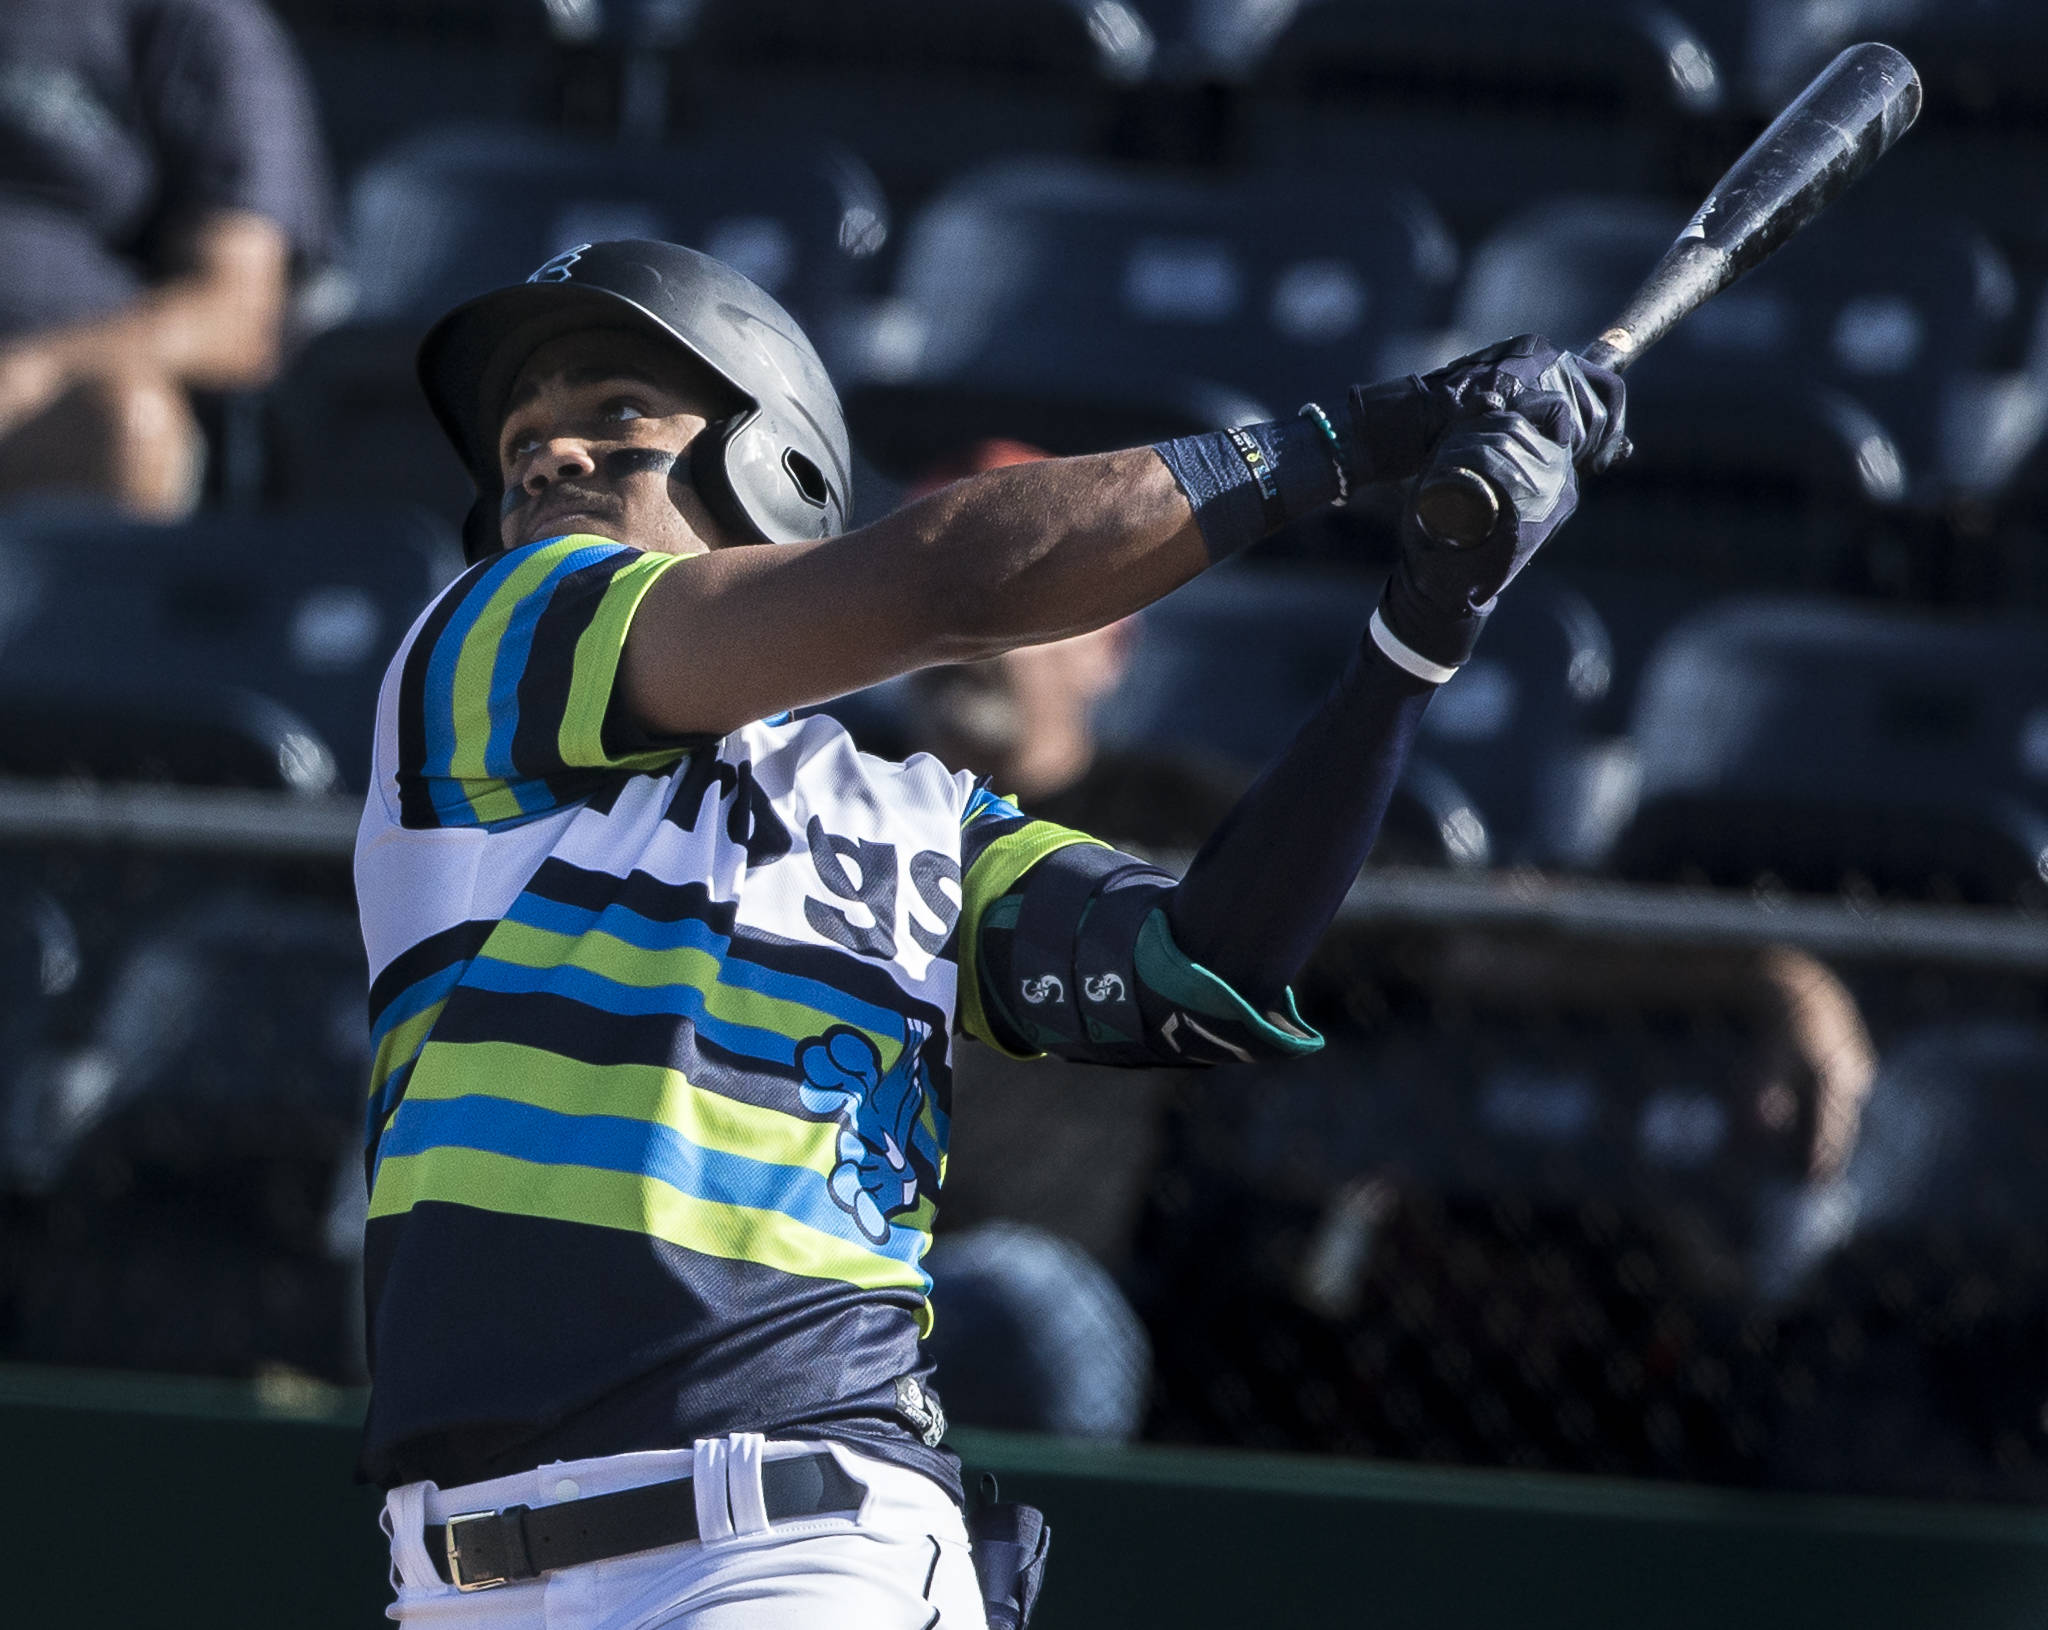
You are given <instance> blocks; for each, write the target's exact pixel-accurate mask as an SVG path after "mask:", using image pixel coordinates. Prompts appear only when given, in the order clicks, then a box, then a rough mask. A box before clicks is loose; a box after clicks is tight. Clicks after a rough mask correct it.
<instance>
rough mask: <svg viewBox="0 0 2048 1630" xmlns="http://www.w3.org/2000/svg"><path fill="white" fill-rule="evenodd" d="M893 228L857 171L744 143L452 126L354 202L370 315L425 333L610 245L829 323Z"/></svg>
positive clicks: (791, 150)
mask: <svg viewBox="0 0 2048 1630" xmlns="http://www.w3.org/2000/svg"><path fill="white" fill-rule="evenodd" d="M888 231H889V219H888V213H887V208H886V206H885V204H884V203H883V200H882V195H881V191H880V189H879V188H878V187H877V186H876V184H875V181H874V178H873V177H872V176H871V175H869V174H868V172H867V171H866V170H865V169H864V168H863V167H862V165H861V164H860V162H859V161H858V160H856V159H854V158H852V157H850V156H848V155H845V154H834V153H828V152H826V151H824V150H822V149H820V148H817V147H811V146H800V145H796V144H793V143H790V142H786V141H783V142H773V143H769V142H762V141H757V140H750V139H744V138H741V137H738V136H728V137H726V138H724V139H722V140H718V139H714V140H707V141H704V142H700V143H693V144H691V145H688V146H679V147H673V148H660V147H638V146H629V145H616V144H612V143H606V142H599V141H592V140H587V139H582V138H577V137H569V136H557V135H552V134H549V133H548V132H545V131H541V130H533V129H525V128H521V127H517V126H496V127H492V126H483V125H476V126H455V127H447V128H442V129H437V130H433V131H429V132H426V133H424V134H422V135H420V136H417V137H415V138H413V139H412V140H410V141H408V142H406V143H405V144H404V145H402V146H400V147H399V148H397V149H395V150H393V151H391V152H388V153H386V154H385V155H384V156H383V157H382V158H380V159H379V160H378V162H377V163H376V164H374V165H373V166H371V167H370V168H369V169H368V170H366V171H364V173H363V174H362V175H361V176H360V177H358V178H357V181H356V183H355V186H354V188H353V189H352V191H351V195H350V206H349V234H350V264H351V269H352V271H353V273H354V276H355V278H356V282H357V286H358V290H359V294H358V305H357V316H358V317H360V318H364V319H382V320H406V319H410V320H412V321H414V322H417V323H419V324H420V325H421V326H423V327H424V325H425V324H427V323H429V322H432V321H433V320H434V319H435V318H436V317H438V316H440V315H441V313H442V312H444V311H446V310H447V309H448V308H449V307H450V306H452V305H454V304H456V303H457V302H458V301H461V300H466V299H468V298H469V297H470V296H472V295H476V294H481V293H483V292H484V291H485V290H487V289H494V288H497V287H499V286H500V285H502V284H506V283H516V282H518V281H519V280H520V279H522V278H524V277H525V276H526V275H527V274H528V273H529V272H531V271H532V270H533V269H534V268H535V267H536V266H538V265H540V264H541V263H542V262H543V261H545V260H546V259H548V258H549V257H550V256H551V255H556V254H560V253H561V252H562V251H563V250H565V249H570V248H573V247H574V246H575V245H577V244H580V243H589V242H592V241H594V240H596V239H600V238H666V239H668V240H670V241H672V242H676V243H687V244H690V245H691V246H692V247H694V248H699V249H702V250H704V251H705V252H706V253H707V254H712V255H716V256H717V257H718V258H719V259H721V260H723V261H725V262H726V263H727V264H728V265H730V266H732V267H733V268H734V269H735V270H737V271H741V272H744V273H746V275H747V276H749V277H751V278H752V279H753V280H754V281H755V282H757V283H759V284H760V285H761V286H762V287H764V288H765V289H767V290H768V292H769V293H770V294H772V295H774V296H775V297H776V298H777V299H778V300H780V301H782V302H783V303H784V304H785V305H787V306H788V307H789V308H790V309H791V311H793V312H795V313H796V314H797V315H798V316H799V317H800V318H803V319H807V320H809V321H812V322H817V321H819V320H821V319H822V318H824V317H825V316H827V315H829V314H830V312H831V310H832V307H833V305H834V303H835V302H836V301H838V300H839V299H841V298H843V297H845V296H846V295H847V294H849V293H852V292H854V291H855V290H857V289H858V288H859V287H860V286H861V285H862V282H863V279H864V277H865V274H866V272H867V269H868V267H869V265H870V263H871V260H872V257H873V256H874V254H875V253H876V251H877V250H879V249H880V248H881V247H882V244H883V242H884V241H885V239H886V238H887V236H888Z"/></svg>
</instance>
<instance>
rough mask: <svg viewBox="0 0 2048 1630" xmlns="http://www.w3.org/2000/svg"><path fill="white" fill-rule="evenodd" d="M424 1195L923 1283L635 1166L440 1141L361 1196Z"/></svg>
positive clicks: (911, 1285)
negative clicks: (571, 1162)
mask: <svg viewBox="0 0 2048 1630" xmlns="http://www.w3.org/2000/svg"><path fill="white" fill-rule="evenodd" d="M432 1202H440V1203H443V1204H448V1205H459V1206H468V1207H470V1208H471V1209H473V1210H478V1211H491V1212H497V1213H500V1214H506V1215H512V1216H520V1217H536V1218H540V1219H542V1220H544V1221H549V1222H566V1223H582V1224H584V1225H585V1226H587V1227H591V1228H608V1229H613V1230H616V1231H618V1232H620V1233H626V1234H644V1235H651V1236H652V1237H653V1238H655V1239H660V1240H666V1241H667V1242H668V1243H669V1244H671V1245H677V1246H681V1247H682V1248H683V1249H684V1250H686V1251H696V1252H699V1253H700V1254H702V1255H705V1256H715V1257H722V1258H724V1259H726V1260H727V1261H731V1262H751V1263H754V1264H757V1265H759V1266H761V1267H765V1268H776V1269H779V1270H780V1271H782V1272H783V1273H789V1274H797V1275H800V1276H801V1277H803V1278H806V1279H829V1280H838V1281H840V1282H842V1283H845V1284H850V1285H857V1286H859V1287H861V1288H862V1289H864V1290H905V1289H907V1290H915V1291H919V1292H920V1293H921V1292H922V1290H923V1288H924V1279H923V1274H922V1272H921V1271H920V1270H919V1269H918V1268H917V1267H916V1266H915V1265H914V1264H910V1263H905V1262H900V1261H895V1260H892V1259H891V1258H889V1257H885V1256H878V1255H876V1254H875V1253H874V1252H872V1251H865V1250H862V1249H861V1248H860V1247H859V1246H858V1245H855V1244H853V1243H852V1242H851V1241H849V1240H845V1239H839V1238H835V1237H834V1236H833V1235H830V1234H826V1233H822V1232H820V1231H819V1230H817V1229H815V1228H810V1227H808V1226H806V1225H805V1224H803V1223H800V1222H798V1221H797V1220H796V1219H795V1218H794V1217H790V1216H786V1215H784V1214H783V1213H782V1212H779V1211H766V1210H756V1209H754V1208H753V1207H751V1206H738V1205H728V1204H725V1203H722V1202H720V1201H715V1200H701V1199H698V1198H696V1197H695V1196H692V1195H688V1194H684V1193H682V1192H681V1191H680V1190H677V1189H674V1188H671V1187H670V1186H669V1185H668V1184H666V1183H663V1182H660V1181H658V1180H656V1179H654V1178H651V1177H647V1176H644V1175H642V1174H640V1173H637V1172H619V1171H609V1170H605V1169H603V1168H601V1167H595V1166H552V1165H542V1164H539V1163H537V1162H534V1161H529V1160H520V1159H518V1158H516V1157H515V1156H512V1155H501V1154H494V1153H491V1152H490V1151H487V1150H483V1149H465V1148H460V1147H456V1146H448V1145H444V1146H442V1147H439V1148H435V1149H429V1150H426V1151H425V1152H423V1153H421V1154H417V1155H392V1156H391V1157H389V1158H388V1159H386V1160H385V1161H384V1163H383V1164H382V1165H381V1166H380V1167H379V1168H378V1171H377V1189H376V1193H375V1194H373V1195H372V1196H371V1199H370V1216H371V1217H372V1218H373V1219H374V1218H378V1217H394V1216H398V1215H400V1214H402V1213H404V1212H408V1211H410V1210H412V1208H413V1207H414V1206H416V1205H422V1204H427V1203H432ZM912 1215H913V1216H914V1215H915V1213H913V1214H912ZM904 1220H906V1221H907V1220H909V1219H908V1218H905V1219H904ZM930 1317H931V1315H930V1311H929V1305H928V1304H927V1307H926V1309H925V1311H923V1312H922V1313H921V1314H920V1323H921V1324H922V1325H924V1326H925V1327H926V1328H929V1324H930Z"/></svg>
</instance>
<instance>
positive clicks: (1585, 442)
mask: <svg viewBox="0 0 2048 1630" xmlns="http://www.w3.org/2000/svg"><path fill="white" fill-rule="evenodd" d="M1532 392H1540V393H1544V394H1548V395H1554V396H1561V397H1563V398H1565V399H1566V401H1568V402H1569V403H1570V404H1571V409H1572V412H1571V422H1570V425H1569V428H1568V430H1567V431H1566V432H1565V434H1564V436H1563V437H1562V438H1561V439H1563V440H1564V441H1565V442H1566V444H1567V445H1568V446H1569V447H1570V448H1571V450H1572V456H1573V460H1574V462H1576V463H1577V465H1578V466H1579V468H1580V469H1582V470H1591V471H1594V472H1596V473H1597V472H1599V471H1602V470H1605V469H1608V468H1609V467H1610V466H1612V465H1615V464H1618V463H1620V462H1621V460H1622V459H1624V458H1626V457H1628V455H1629V452H1630V443H1629V440H1628V437H1627V435H1626V434H1625V433H1624V430H1623V423H1624V419H1625V416H1626V410H1627V393H1626V392H1625V390H1624V389H1623V387H1622V383H1621V376H1620V375H1619V374H1616V373H1614V372H1612V371H1611V370H1609V369H1606V368H1600V367H1596V366H1594V365H1593V364H1592V363H1590V362H1587V361H1585V360H1584V359H1583V358H1581V357H1577V356H1574V355H1573V354H1572V353H1571V352H1569V351H1563V350H1560V349H1559V348H1558V347H1557V346H1555V345H1552V344H1551V343H1550V341H1548V340H1546V339H1544V338H1543V337H1542V336H1541V335H1539V334H1518V335H1516V336H1515V337H1514V338H1513V339H1509V340H1501V341H1500V342H1498V343H1497V344H1494V345H1489V346H1486V347H1484V348H1483V349H1481V350H1478V351H1474V352H1472V353H1471V355H1469V356H1463V357H1460V358H1458V359H1457V361H1455V362H1451V363H1447V364H1446V365H1445V366H1443V367H1441V368H1438V369H1437V370H1435V371H1434V372H1433V373H1426V374H1410V375H1409V376H1408V377H1407V378H1406V379H1392V380H1387V381H1385V382H1384V383H1381V384H1377V385H1354V386H1352V387H1351V404H1350V406H1351V411H1350V415H1349V417H1348V419H1347V421H1346V423H1345V426H1344V432H1345V433H1344V436H1343V441H1344V469H1345V474H1346V475H1347V476H1348V477H1349V479H1350V484H1351V485H1352V486H1354V487H1358V486H1364V485H1367V484H1369V483H1371V482H1375V481H1406V480H1408V479H1409V478H1410V477H1412V476H1416V475H1419V474H1421V472H1422V470H1423V468H1424V466H1426V465H1427V464H1428V463H1429V462H1430V459H1431V456H1432V454H1433V453H1434V451H1435V449H1436V444H1437V442H1438V440H1439V439H1440V438H1441V437H1442V436H1443V435H1444V433H1445V432H1446V431H1448V430H1449V429H1450V427H1451V425H1452V424H1453V423H1454V422H1455V421H1456V420H1457V419H1459V418H1460V417H1461V416H1464V415H1467V414H1471V413H1475V412H1479V413H1485V412H1495V413H1497V412H1500V411H1502V410H1509V411H1513V410H1515V409H1516V408H1517V404H1518V403H1519V402H1520V401H1521V399H1522V398H1523V397H1524V396H1526V395H1528V394H1530V393H1532Z"/></svg>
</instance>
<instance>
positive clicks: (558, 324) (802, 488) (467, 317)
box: [419, 239, 853, 561]
mask: <svg viewBox="0 0 2048 1630" xmlns="http://www.w3.org/2000/svg"><path fill="white" fill-rule="evenodd" d="M585 329H621V330H624V331H626V332H628V333H642V334H645V335H646V336H647V338H648V339H649V340H651V341H653V342H654V343H656V344H658V345H660V346H663V347H665V348H669V349H672V350H680V351H681V352H683V353H684V354H685V355H686V356H689V357H691V358H693V359H694V360H695V361H697V362H699V363H701V364H702V365H703V366H704V367H706V368H709V369H710V370H711V372H712V373H714V374H716V375H717V376H718V378H719V379H721V380H722V381H724V383H725V384H726V385H727V386H728V387H729V388H730V389H731V391H732V393H733V396H734V397H735V398H736V402H735V405H734V408H733V411H732V412H731V413H729V414H728V415H727V416H726V417H724V418H722V419H719V420H717V421H716V422H714V423H713V424H712V425H711V426H710V427H709V428H707V429H706V430H705V431H704V432H703V433H702V434H701V435H700V436H698V438H697V439H696V441H694V442H693V443H691V446H690V452H689V479H690V482H691V484H692V485H693V486H694V487H695V488H696V489H697V492H698V494H699V495H700V496H701V497H702V498H703V500H704V502H705V504H706V505H707V506H708V507H709V508H710V510H711V512H712V514H714V515H715V516H717V517H718V519H719V521H720V523H721V524H723V525H724V526H725V527H726V529H727V530H728V531H730V532H732V533H733V534H734V535H735V536H736V537H741V538H747V539H752V540H754V541H757V542H762V543H794V542H797V541H798V540H800V539H804V538H828V537H831V536H832V535H833V534H834V533H837V532H842V531H844V530H845V529H846V516H847V512H848V510H849V509H850V507H851V505H852V501H853V492H852V486H853V480H852V455H851V452H850V450H849V448H848V446H847V440H846V418H845V415H844V414H843V413H842V412H841V411H840V407H839V396H838V393H837V392H836V391H834V390H833V389H832V381H831V380H830V379H829V378H828V377H827V376H826V373H825V365H824V364H823V363H822V362H820V361H819V360H818V353H817V351H816V350H815V349H814V348H813V347H812V345H811V342H810V341H809V340H808V339H806V338H805V337H804V331H803V330H802V329H801V328H799V327H798V326H797V324H796V320H795V319H794V318H793V317H791V316H790V315H789V313H788V312H786V311H784V310H783V309H782V307H781V306H779V305H777V304H776V303H775V301H774V300H773V299H771V298H770V297H769V295H768V294H767V293H766V291H764V290H763V289H761V288H759V287H757V286H756V285H755V284H753V283H751V282H749V281H748V280H747V279H746V278H744V277H742V276H740V274H739V273H738V272H736V271H734V270H733V269H732V268H731V267H729V266H725V265H722V264H721V263H720V262H718V261H715V260H713V259H712V258H711V257H710V256H709V255H701V254H699V253H698V252H697V251H696V250H694V249H685V248H683V247H682V246H681V245H680V244H674V243H656V242H653V241H650V240H647V239H625V240H622V241H619V242H616V243H586V244H584V245H582V246H581V247H580V248H576V249H571V250H569V251H568V252H567V253H565V254H560V255H557V256H556V257H555V258H554V259H553V260H551V261H549V262H548V263H547V264H546V265H545V266H543V267H541V269H540V270H539V271H537V272H535V273H534V274H533V276H531V277H529V278H528V279H527V280H526V281H525V282H524V283H520V284H515V285H514V286H513V287H511V288H509V289H497V290H494V291H493V292H492V293H490V294H485V295H480V296H479V297H478V298H476V299H474V300H471V301H468V302H467V303H465V304H463V305H460V306H457V307H456V308H455V309H454V310H453V311H451V312H449V313H448V315H447V316H445V317H443V318H442V319H441V320H440V321H439V322H438V323H436V324H435V325H434V326H433V328H432V329H430V330H429V331H428V333H427V337H426V338H425V339H424V340H422V341H421V342H420V353H419V376H420V384H421V386H422V388H424V389H425V391H426V393H427V401H428V402H429V403H430V404H431V405H432V407H433V410H434V417H435V418H436V419H438V420H439V421H440V422H441V428H442V430H444V431H445V432H446V433H447V436H448V439H449V440H450V441H451V442H453V443H454V444H455V450H456V452H457V453H459V454H460V455H461V457H462V462H463V463H464V464H466V465H467V466H468V467H469V473H470V476H471V478H472V479H473V480H474V481H475V482H476V489H477V501H476V505H475V507H474V508H472V509H471V510H470V513H469V519H468V521H467V522H466V523H464V526H463V529H462V546H463V552H464V553H465V554H466V555H467V556H468V557H469V558H470V560H472V561H476V560H480V559H482V558H483V557H484V556H485V555H487V554H489V553H490V552H491V551H492V550H494V549H496V548H497V547H498V506H499V502H500V500H501V498H502V496H503V491H504V483H503V481H502V480H501V479H500V476H499V473H498V445H497V444H498V429H499V426H500V424H501V423H502V421H503V418H504V413H505V403H506V398H507V397H508V396H509V395H510V393H511V389H512V382H513V380H514V379H515V378H517V377H518V373H519V370H520V368H521V367H522V366H524V364H525V362H526V359H527V358H528V357H530V356H532V355H533V353H534V351H535V350H536V349H538V348H539V347H540V346H542V345H544V344H546V343H547V342H548V341H549V340H552V339H556V338H559V337H560V336H562V335H564V334H574V333H577V332H580V331H582V330H585ZM677 473H678V474H680V473H682V472H681V469H680V467H679V468H678V471H677Z"/></svg>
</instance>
